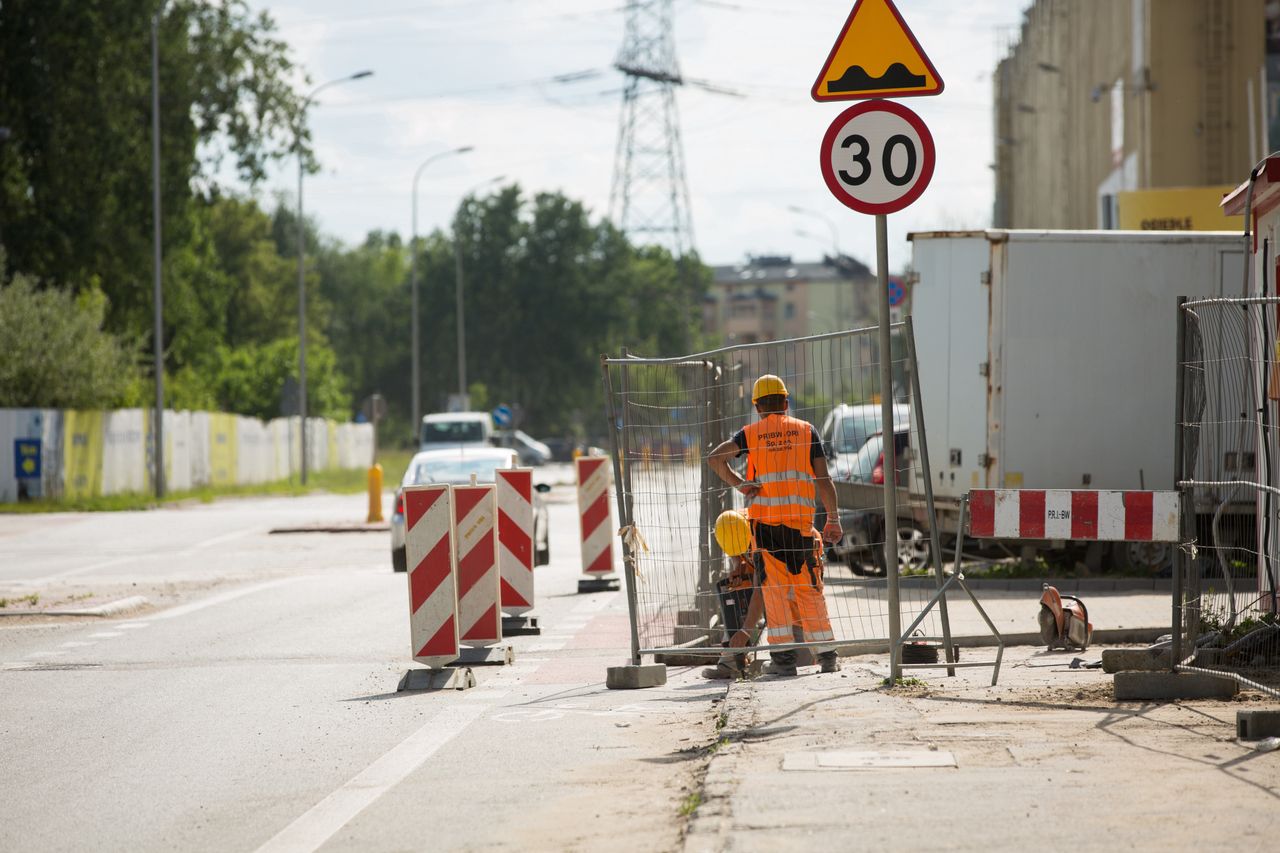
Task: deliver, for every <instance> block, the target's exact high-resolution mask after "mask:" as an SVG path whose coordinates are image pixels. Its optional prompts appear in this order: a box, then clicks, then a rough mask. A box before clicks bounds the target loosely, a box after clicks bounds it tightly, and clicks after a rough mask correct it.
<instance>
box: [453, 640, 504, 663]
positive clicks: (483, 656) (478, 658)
mask: <svg viewBox="0 0 1280 853" xmlns="http://www.w3.org/2000/svg"><path fill="white" fill-rule="evenodd" d="M515 662H516V650H515V649H514V648H512V647H511V646H509V645H499V646H482V647H480V648H474V649H473V648H467V647H466V646H463V648H462V654H460V655H459V656H458V659H457V660H455V661H454V662H453V663H448V664H445V666H509V665H511V664H513V663H515Z"/></svg>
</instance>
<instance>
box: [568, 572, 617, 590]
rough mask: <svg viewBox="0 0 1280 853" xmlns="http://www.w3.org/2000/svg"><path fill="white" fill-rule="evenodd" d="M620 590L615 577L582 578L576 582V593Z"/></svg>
mask: <svg viewBox="0 0 1280 853" xmlns="http://www.w3.org/2000/svg"><path fill="white" fill-rule="evenodd" d="M621 588H622V583H621V581H620V580H619V579H618V576H617V575H611V576H609V577H604V578H582V579H581V580H579V581H578V592H579V593H584V592H616V591H617V590H619V589H621Z"/></svg>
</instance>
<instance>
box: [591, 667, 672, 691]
mask: <svg viewBox="0 0 1280 853" xmlns="http://www.w3.org/2000/svg"><path fill="white" fill-rule="evenodd" d="M666 683H667V667H666V664H661V663H648V664H626V665H624V666H611V667H609V669H608V673H607V674H606V676H605V681H604V686H605V687H608V688H609V689H610V690H638V689H640V688H643V687H661V686H662V685H664V684H666Z"/></svg>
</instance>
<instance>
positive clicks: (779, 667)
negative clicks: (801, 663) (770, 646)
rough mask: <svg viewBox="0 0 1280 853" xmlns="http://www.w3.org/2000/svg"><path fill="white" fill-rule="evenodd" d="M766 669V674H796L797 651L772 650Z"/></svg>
mask: <svg viewBox="0 0 1280 853" xmlns="http://www.w3.org/2000/svg"><path fill="white" fill-rule="evenodd" d="M764 671H765V674H766V675H796V674H797V671H796V653H795V652H772V653H771V654H770V661H769V662H768V663H767V664H765V667H764Z"/></svg>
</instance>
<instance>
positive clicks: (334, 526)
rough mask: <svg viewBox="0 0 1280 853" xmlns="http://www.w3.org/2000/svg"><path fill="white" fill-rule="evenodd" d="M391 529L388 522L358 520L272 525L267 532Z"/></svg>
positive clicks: (346, 531) (374, 531)
mask: <svg viewBox="0 0 1280 853" xmlns="http://www.w3.org/2000/svg"><path fill="white" fill-rule="evenodd" d="M390 530H391V524H390V523H389V522H385V521H384V522H374V523H372V524H363V523H359V522H353V523H350V524H348V523H345V522H330V523H326V524H297V525H292V526H289V527H273V528H271V529H270V530H269V531H267V532H268V533H272V534H275V533H387V532H389V531H390Z"/></svg>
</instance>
